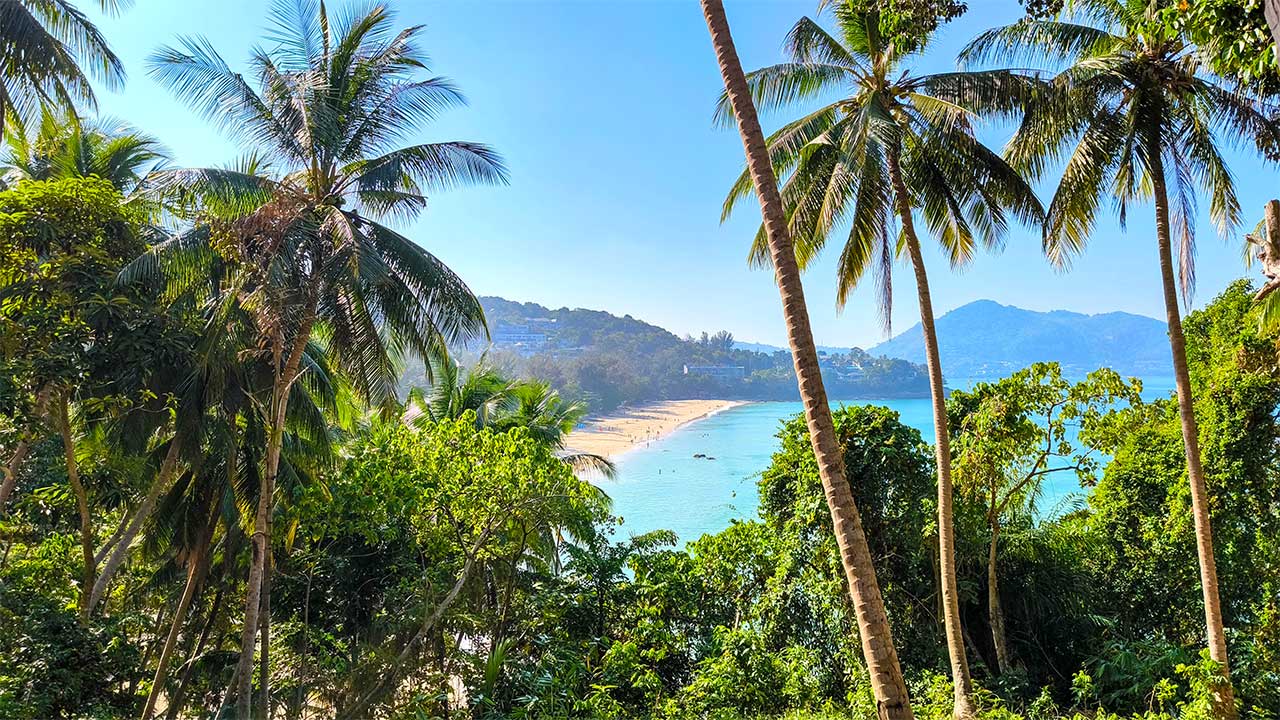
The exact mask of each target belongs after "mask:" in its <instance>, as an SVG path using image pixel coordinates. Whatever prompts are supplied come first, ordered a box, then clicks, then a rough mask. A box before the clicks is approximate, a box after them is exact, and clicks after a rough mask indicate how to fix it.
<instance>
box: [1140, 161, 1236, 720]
mask: <svg viewBox="0 0 1280 720" xmlns="http://www.w3.org/2000/svg"><path fill="white" fill-rule="evenodd" d="M1149 154H1150V157H1151V164H1152V168H1151V176H1152V190H1153V192H1154V194H1155V204H1156V240H1157V243H1158V245H1159V250H1160V279H1161V281H1162V282H1163V284H1164V309H1165V314H1166V315H1167V316H1168V324H1169V346H1170V349H1171V350H1172V351H1173V377H1174V383H1175V384H1176V386H1177V389H1178V415H1179V417H1180V419H1181V420H1182V445H1183V448H1184V449H1185V451H1186V455H1187V479H1188V480H1189V481H1190V483H1191V514H1192V517H1193V518H1194V520H1195V528H1196V552H1197V554H1198V556H1199V560H1200V588H1201V591H1202V593H1203V595H1204V620H1205V627H1206V630H1207V635H1208V643H1209V656H1210V657H1211V658H1213V660H1214V662H1217V663H1219V664H1221V665H1222V668H1223V671H1224V672H1227V673H1228V677H1230V675H1229V673H1230V666H1229V665H1228V664H1227V636H1226V632H1225V631H1224V629H1223V621H1222V604H1221V602H1220V601H1219V599H1218V566H1217V562H1216V561H1215V560H1214V556H1213V528H1212V527H1211V524H1210V521H1209V491H1208V489H1207V488H1206V487H1205V482H1204V471H1203V469H1202V468H1201V466H1200V435H1199V429H1198V428H1197V426H1196V416H1195V408H1194V405H1193V401H1192V396H1191V376H1190V374H1189V373H1188V372H1187V344H1186V338H1185V337H1184V336H1183V334H1182V317H1181V315H1180V313H1179V311H1178V287H1177V283H1176V281H1175V280H1174V274H1173V251H1172V247H1171V245H1172V241H1171V239H1170V233H1169V194H1168V189H1167V188H1166V186H1165V178H1164V166H1163V164H1162V163H1161V160H1160V148H1159V147H1158V146H1156V147H1154V148H1153V149H1152V150H1151V152H1150V153H1149ZM1216 705H1217V708H1216V711H1217V714H1218V717H1220V718H1222V719H1223V720H1234V718H1235V717H1236V708H1235V693H1234V692H1233V690H1232V688H1231V684H1230V682H1228V683H1226V686H1225V687H1224V688H1223V690H1221V691H1220V692H1219V693H1218V694H1217V703H1216Z"/></svg>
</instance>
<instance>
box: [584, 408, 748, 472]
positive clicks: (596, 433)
mask: <svg viewBox="0 0 1280 720" xmlns="http://www.w3.org/2000/svg"><path fill="white" fill-rule="evenodd" d="M749 402H750V401H747V400H664V401H660V402H653V403H645V404H643V405H637V406H635V407H630V408H620V409H618V410H617V411H615V412H612V413H607V414H604V415H600V416H598V417H593V418H591V419H589V420H587V421H586V422H585V423H583V426H582V427H581V428H579V429H577V430H574V431H573V432H572V433H570V434H569V437H568V440H567V442H566V445H567V446H568V448H569V449H570V450H574V451H577V452H588V453H594V454H596V455H603V456H605V457H607V458H611V459H617V457H618V456H620V455H622V454H623V453H626V452H630V451H631V450H636V449H639V448H643V447H647V446H648V445H649V443H652V442H654V441H657V440H661V439H662V438H664V437H666V436H667V435H670V434H671V433H673V432H675V431H676V430H679V429H680V428H683V427H685V426H686V425H690V424H692V423H695V422H698V421H700V420H705V419H707V418H709V417H712V416H713V415H717V414H719V413H722V412H724V411H726V410H730V409H732V408H735V407H740V406H742V405H746V404H748V403H749Z"/></svg>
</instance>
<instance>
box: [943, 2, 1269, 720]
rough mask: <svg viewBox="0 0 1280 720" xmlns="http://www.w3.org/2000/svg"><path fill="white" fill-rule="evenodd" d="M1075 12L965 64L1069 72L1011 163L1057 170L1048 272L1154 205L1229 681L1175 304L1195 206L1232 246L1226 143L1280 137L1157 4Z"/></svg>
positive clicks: (1221, 707)
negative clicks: (1107, 211) (1104, 226)
mask: <svg viewBox="0 0 1280 720" xmlns="http://www.w3.org/2000/svg"><path fill="white" fill-rule="evenodd" d="M1074 7H1075V10H1074V11H1073V12H1069V13H1068V14H1066V15H1063V16H1061V17H1059V18H1056V19H1052V20H1035V19H1025V20H1022V21H1019V22H1017V23H1014V24H1013V25H1009V26H1006V27H1002V28H997V29H993V30H988V31H987V32H985V33H983V34H981V35H979V36H978V37H977V38H976V39H975V40H974V41H973V42H972V43H971V44H970V45H969V47H968V48H966V49H965V51H964V54H963V56H962V58H963V59H964V60H965V61H973V62H982V61H984V60H986V59H988V58H994V57H998V58H1001V59H1007V60H1009V61H1011V62H1023V61H1026V60H1030V61H1033V62H1034V61H1040V62H1051V63H1053V62H1056V63H1059V64H1060V65H1059V67H1061V66H1063V65H1065V66H1066V68H1065V69H1063V70H1061V71H1060V72H1059V73H1058V74H1057V75H1056V76H1055V77H1054V78H1053V81H1052V84H1053V86H1054V89H1055V90H1057V92H1055V93H1053V94H1051V95H1046V96H1045V97H1044V100H1043V102H1041V103H1039V104H1038V105H1037V106H1036V107H1034V108H1032V110H1031V112H1029V113H1028V115H1027V117H1026V118H1025V120H1024V121H1023V123H1022V125H1021V127H1020V128H1019V130H1018V132H1017V133H1016V134H1015V136H1014V138H1013V139H1012V140H1011V142H1010V147H1009V151H1008V154H1009V157H1010V158H1011V159H1012V160H1013V161H1014V163H1015V164H1017V165H1019V166H1020V167H1023V168H1024V169H1026V170H1027V171H1029V172H1032V173H1035V174H1041V173H1043V172H1044V171H1045V170H1046V169H1047V168H1048V167H1050V166H1053V165H1055V164H1057V163H1065V164H1064V167H1063V172H1062V178H1061V180H1060V181H1059V184H1058V188H1057V190H1056V192H1055V193H1054V196H1053V200H1052V202H1051V203H1050V205H1049V208H1048V216H1047V221H1046V226H1045V239H1044V250H1045V254H1046V255H1047V256H1048V258H1049V260H1050V261H1051V262H1053V263H1054V264H1056V265H1058V266H1066V265H1067V264H1068V263H1069V261H1070V259H1071V258H1072V256H1074V255H1076V254H1078V253H1079V252H1081V251H1083V250H1084V247H1085V244H1086V243H1087V242H1088V239H1089V235H1090V233H1091V231H1092V230H1093V226H1094V223H1095V220H1096V216H1097V209H1098V206H1099V204H1100V203H1101V202H1102V199H1103V198H1104V197H1110V198H1111V199H1112V201H1113V203H1114V205H1115V207H1116V210H1117V213H1118V215H1119V219H1120V222H1121V225H1122V226H1123V224H1124V221H1125V217H1126V214H1127V211H1128V209H1129V206H1130V205H1131V204H1132V203H1134V202H1137V201H1143V200H1150V201H1151V202H1152V204H1153V205H1154V209H1155V227H1156V248H1157V250H1158V253H1159V272H1160V280H1161V285H1162V287H1163V291H1164V292H1163V295H1164V306H1165V314H1166V316H1167V319H1168V327H1169V345H1170V349H1171V350H1172V353H1173V369H1174V379H1175V383H1176V386H1177V395H1178V410H1179V414H1180V416H1181V421H1182V440H1183V445H1184V448H1185V451H1186V462H1187V479H1188V481H1189V482H1190V485H1191V507H1192V516H1193V518H1194V521H1195V534H1196V548H1197V553H1198V557H1199V563H1200V580H1201V589H1202V591H1203V595H1204V610H1205V626H1206V631H1207V633H1206V634H1207V637H1208V646H1209V654H1210V655H1211V657H1212V658H1213V660H1215V661H1216V662H1218V663H1219V664H1221V666H1222V668H1223V670H1224V671H1226V670H1227V669H1228V668H1229V666H1228V663H1227V641H1226V635H1225V633H1224V630H1223V618H1222V607H1221V603H1220V601H1219V597H1218V574H1217V568H1216V563H1215V560H1214V554H1213V532H1212V528H1211V523H1210V518H1209V493H1208V490H1207V489H1206V487H1205V477H1204V472H1203V469H1202V468H1201V463H1200V443H1199V436H1198V430H1197V427H1196V418H1195V411H1194V406H1193V398H1192V395H1191V381H1190V378H1189V376H1188V373H1187V355H1186V343H1185V339H1184V337H1183V332H1182V319H1181V315H1180V310H1179V307H1178V295H1179V290H1181V293H1182V297H1183V299H1184V301H1186V300H1189V299H1190V297H1191V294H1192V291H1193V290H1194V281H1195V254H1194V253H1195V222H1196V195H1197V193H1198V192H1200V193H1204V194H1205V195H1207V196H1208V197H1209V215H1210V217H1211V218H1212V220H1213V221H1214V223H1215V224H1216V225H1217V228H1218V230H1219V231H1220V232H1222V233H1223V234H1226V233H1228V232H1229V231H1230V229H1231V228H1233V227H1235V226H1236V224H1237V223H1238V221H1239V214H1240V208H1239V204H1238V202H1237V200H1236V194H1235V187H1234V184H1233V181H1232V177H1231V170H1230V169H1229V168H1228V166H1227V163H1226V160H1225V159H1224V158H1223V156H1222V152H1221V147H1222V144H1223V143H1224V142H1235V143H1240V142H1244V143H1248V144H1252V143H1254V142H1257V143H1258V144H1259V145H1262V146H1271V147H1274V146H1275V143H1276V142H1277V141H1280V131H1278V130H1277V127H1276V126H1275V125H1274V124H1273V123H1272V122H1270V121H1269V120H1268V119H1267V117H1265V116H1264V115H1263V114H1262V113H1261V112H1259V109H1258V108H1257V107H1256V106H1255V105H1254V104H1253V103H1252V102H1251V101H1250V100H1249V99H1247V98H1246V97H1245V96H1244V95H1242V94H1240V93H1238V92H1237V91H1235V90H1232V89H1229V88H1228V87H1227V86H1226V85H1225V84H1223V83H1222V82H1221V81H1220V80H1218V79H1216V78H1214V77H1212V76H1210V75H1209V74H1207V73H1206V72H1205V71H1204V70H1203V68H1202V66H1201V64H1200V61H1199V59H1198V58H1197V56H1196V53H1195V52H1194V48H1193V47H1190V46H1189V45H1188V44H1187V43H1185V42H1184V41H1183V40H1182V38H1180V37H1178V36H1177V34H1176V33H1173V32H1171V31H1169V29H1168V27H1167V26H1166V25H1165V23H1164V22H1163V20H1162V19H1161V18H1160V16H1159V13H1160V7H1159V5H1158V3H1156V2H1152V1H1151V0H1089V1H1087V2H1085V1H1081V2H1077V3H1075V4H1074ZM1171 193H1172V198H1171V197H1170V195H1171ZM1175 235H1176V240H1177V243H1178V249H1177V253H1178V270H1177V272H1176V273H1175V270H1174V258H1173V243H1174V240H1175ZM1217 707H1218V712H1219V714H1220V716H1221V717H1224V718H1225V717H1234V716H1235V712H1236V711H1235V704H1234V698H1233V693H1232V691H1231V687H1230V685H1229V684H1227V685H1226V687H1225V689H1224V690H1223V691H1222V692H1220V693H1219V695H1218V703H1217Z"/></svg>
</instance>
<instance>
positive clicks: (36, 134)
mask: <svg viewBox="0 0 1280 720" xmlns="http://www.w3.org/2000/svg"><path fill="white" fill-rule="evenodd" d="M10 125H11V127H10V132H9V133H8V135H6V136H5V145H6V146H7V147H5V151H4V154H3V155H2V156H0V174H2V180H3V183H4V184H5V185H14V184H16V183H18V182H21V181H23V180H52V179H57V178H64V177H89V176H90V175H96V176H98V177H100V178H102V179H103V180H106V181H107V182H109V183H111V184H112V185H113V186H114V187H115V188H116V189H117V190H119V191H120V192H121V194H123V195H124V196H125V198H126V199H130V200H135V199H140V198H141V195H142V191H143V189H144V188H143V180H144V179H145V178H146V177H147V175H148V173H150V172H151V171H152V170H155V169H158V168H159V166H160V165H162V164H163V163H164V162H165V161H166V160H167V159H168V151H167V150H166V149H165V147H164V146H163V145H162V144H161V143H160V141H159V140H157V139H156V138H155V137H153V136H151V135H148V134H146V133H143V132H140V131H138V130H136V129H134V128H132V127H130V126H129V125H128V124H126V123H123V122H120V121H118V120H113V119H110V118H99V119H97V120H89V119H87V118H82V117H80V116H78V115H76V114H75V113H74V112H69V113H66V114H64V115H55V114H54V113H52V112H45V113H43V114H42V115H41V117H40V123H39V125H37V126H36V127H35V128H24V127H23V126H21V125H17V124H15V123H11V124H10Z"/></svg>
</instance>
